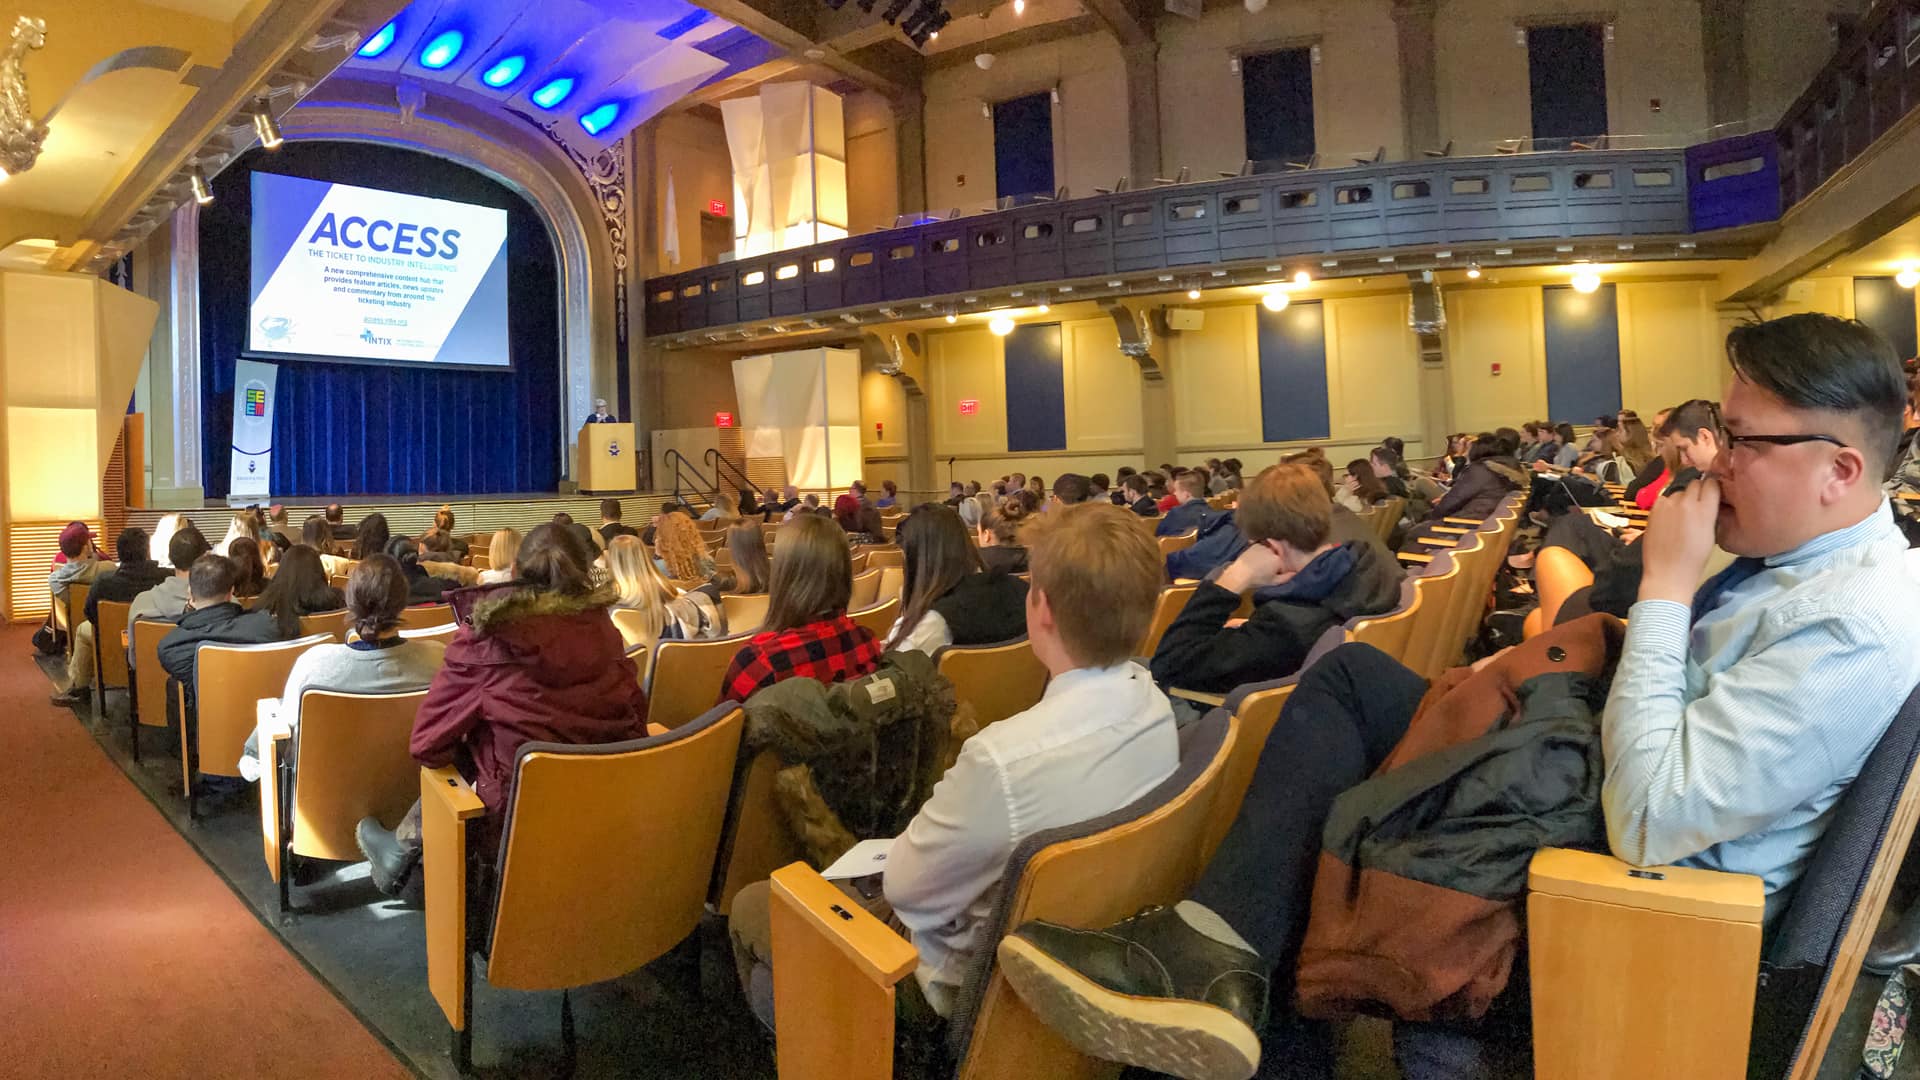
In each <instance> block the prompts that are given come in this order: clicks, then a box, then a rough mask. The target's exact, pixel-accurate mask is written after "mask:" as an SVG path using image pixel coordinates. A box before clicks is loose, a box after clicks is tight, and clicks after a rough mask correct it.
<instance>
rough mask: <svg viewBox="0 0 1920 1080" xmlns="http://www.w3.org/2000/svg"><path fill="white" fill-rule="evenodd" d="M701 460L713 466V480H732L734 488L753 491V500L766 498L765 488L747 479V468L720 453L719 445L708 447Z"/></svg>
mask: <svg viewBox="0 0 1920 1080" xmlns="http://www.w3.org/2000/svg"><path fill="white" fill-rule="evenodd" d="M701 460H702V461H704V462H706V463H707V464H708V465H711V466H712V467H713V478H714V480H715V481H720V480H731V481H733V486H734V487H735V489H737V490H741V491H751V492H753V497H754V501H756V502H765V501H766V500H767V492H766V489H765V488H762V487H761V486H760V485H758V484H756V483H754V482H753V481H751V480H749V479H747V470H745V469H743V468H741V467H740V466H738V465H736V464H734V461H733V459H732V458H730V457H728V456H727V455H725V454H723V453H721V452H720V448H719V447H708V448H707V452H706V454H705V455H703V456H702V457H701Z"/></svg>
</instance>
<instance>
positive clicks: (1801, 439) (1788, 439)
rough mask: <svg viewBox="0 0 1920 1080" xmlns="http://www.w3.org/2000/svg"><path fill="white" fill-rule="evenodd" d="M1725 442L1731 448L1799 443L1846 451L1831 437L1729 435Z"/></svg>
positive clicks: (1795, 444)
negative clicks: (1745, 445) (1751, 444)
mask: <svg viewBox="0 0 1920 1080" xmlns="http://www.w3.org/2000/svg"><path fill="white" fill-rule="evenodd" d="M1727 442H1728V444H1729V445H1732V446H1739V445H1740V444H1741V443H1764V444H1766V445H1767V446H1798V445H1799V444H1801V443H1810V442H1823V443H1832V444H1833V445H1834V446H1837V447H1839V448H1840V449H1842V450H1846V449H1848V446H1847V444H1846V443H1843V442H1841V441H1840V440H1839V439H1836V438H1834V437H1833V436H1832V435H1729V436H1727Z"/></svg>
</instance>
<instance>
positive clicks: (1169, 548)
mask: <svg viewBox="0 0 1920 1080" xmlns="http://www.w3.org/2000/svg"><path fill="white" fill-rule="evenodd" d="M1199 536H1200V531H1199V530H1198V529H1195V530H1192V531H1190V532H1183V533H1177V534H1175V535H1173V536H1156V537H1154V540H1155V541H1156V542H1157V543H1158V544H1159V545H1160V557H1161V558H1162V559H1164V558H1166V557H1167V556H1169V555H1171V554H1173V553H1174V552H1176V551H1185V550H1187V549H1188V548H1190V547H1192V546H1193V542H1194V541H1195V540H1197V539H1199Z"/></svg>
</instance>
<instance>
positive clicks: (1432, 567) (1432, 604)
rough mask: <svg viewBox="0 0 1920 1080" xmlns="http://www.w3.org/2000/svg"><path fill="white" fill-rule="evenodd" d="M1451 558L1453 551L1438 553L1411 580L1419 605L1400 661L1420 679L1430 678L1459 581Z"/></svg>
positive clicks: (1452, 557)
mask: <svg viewBox="0 0 1920 1080" xmlns="http://www.w3.org/2000/svg"><path fill="white" fill-rule="evenodd" d="M1454 558H1455V552H1454V551H1446V552H1442V553H1441V554H1439V555H1437V556H1435V557H1434V560H1433V562H1432V563H1430V564H1429V565H1428V566H1427V568H1426V570H1427V572H1426V573H1424V574H1421V575H1420V576H1418V577H1416V578H1414V579H1413V587H1414V589H1415V590H1417V591H1418V592H1419V594H1420V600H1419V607H1418V609H1417V610H1416V611H1415V612H1414V616H1413V627H1412V629H1411V630H1409V631H1408V634H1407V645H1406V655H1405V656H1404V657H1403V658H1402V659H1401V661H1400V662H1401V663H1402V664H1405V665H1406V666H1407V667H1408V668H1409V669H1410V670H1412V671H1413V673H1414V674H1416V675H1418V676H1420V677H1421V678H1423V679H1432V678H1433V676H1434V674H1435V672H1434V671H1433V658H1434V655H1435V654H1436V653H1437V652H1438V651H1439V649H1440V644H1439V643H1440V640H1441V638H1442V637H1444V636H1445V635H1446V633H1447V631H1448V627H1447V625H1446V622H1447V610H1448V608H1449V607H1450V606H1451V605H1452V603H1453V594H1454V592H1455V590H1456V589H1457V588H1458V587H1459V584H1460V564H1459V563H1458V562H1455V561H1454Z"/></svg>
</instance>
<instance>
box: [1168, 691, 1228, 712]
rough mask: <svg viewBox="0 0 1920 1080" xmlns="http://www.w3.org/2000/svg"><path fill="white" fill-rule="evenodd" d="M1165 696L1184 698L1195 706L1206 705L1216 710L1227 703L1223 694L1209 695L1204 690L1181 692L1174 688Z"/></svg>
mask: <svg viewBox="0 0 1920 1080" xmlns="http://www.w3.org/2000/svg"><path fill="white" fill-rule="evenodd" d="M1167 696H1169V697H1177V698H1185V699H1186V700H1188V701H1191V702H1193V703H1195V704H1197V705H1206V706H1210V707H1214V708H1218V707H1219V706H1221V705H1225V704H1226V703H1227V695H1225V694H1209V693H1207V692H1205V691H1204V690H1183V689H1181V688H1179V687H1174V688H1173V689H1171V690H1169V691H1167Z"/></svg>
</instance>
